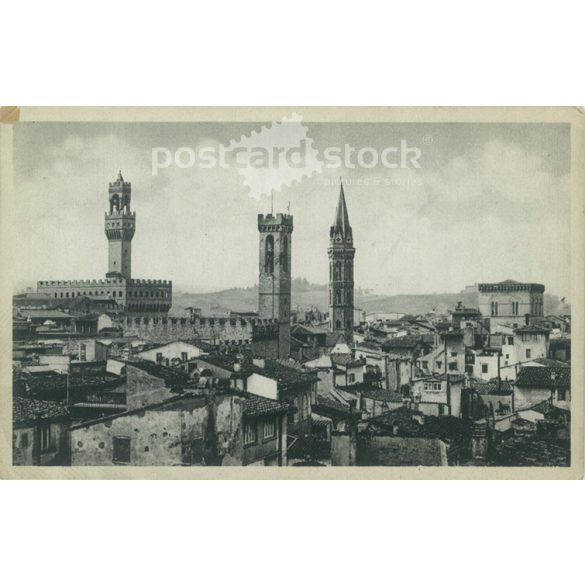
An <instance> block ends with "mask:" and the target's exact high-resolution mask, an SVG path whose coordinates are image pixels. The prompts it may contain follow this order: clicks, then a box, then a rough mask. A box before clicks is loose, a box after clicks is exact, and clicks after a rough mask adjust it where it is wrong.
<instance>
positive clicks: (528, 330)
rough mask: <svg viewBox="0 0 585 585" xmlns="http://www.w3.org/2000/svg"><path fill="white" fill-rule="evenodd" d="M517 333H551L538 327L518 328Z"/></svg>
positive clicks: (515, 330)
mask: <svg viewBox="0 0 585 585" xmlns="http://www.w3.org/2000/svg"><path fill="white" fill-rule="evenodd" d="M514 332H515V333H550V331H549V330H548V329H545V328H544V327H537V326H536V325H526V326H524V327H517V328H516V329H514Z"/></svg>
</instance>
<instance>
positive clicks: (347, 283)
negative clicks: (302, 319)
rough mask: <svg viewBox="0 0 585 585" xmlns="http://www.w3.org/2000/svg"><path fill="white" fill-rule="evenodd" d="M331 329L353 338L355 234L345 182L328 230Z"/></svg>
mask: <svg viewBox="0 0 585 585" xmlns="http://www.w3.org/2000/svg"><path fill="white" fill-rule="evenodd" d="M327 252H328V254H329V328H330V330H331V331H333V332H335V333H343V335H344V336H345V340H346V341H347V342H348V343H349V342H351V341H352V340H353V260H354V256H355V248H354V247H353V234H352V230H351V225H350V224H349V215H348V213H347V204H346V203H345V192H344V190H343V182H341V189H340V191H339V200H338V202H337V209H336V210H335V220H334V222H333V225H332V226H331V229H330V230H329V249H328V250H327Z"/></svg>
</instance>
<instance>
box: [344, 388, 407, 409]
mask: <svg viewBox="0 0 585 585" xmlns="http://www.w3.org/2000/svg"><path fill="white" fill-rule="evenodd" d="M343 389H344V390H345V391H346V392H351V393H352V394H357V393H358V392H359V393H360V394H361V395H362V396H363V397H364V398H370V399H372V400H376V401H378V402H396V403H400V404H402V400H403V396H402V394H400V393H399V392H389V391H388V390H383V389H382V388H376V387H375V386H370V385H368V384H354V385H353V386H346V387H345V388H343Z"/></svg>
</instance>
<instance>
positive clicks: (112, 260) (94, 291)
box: [37, 173, 173, 313]
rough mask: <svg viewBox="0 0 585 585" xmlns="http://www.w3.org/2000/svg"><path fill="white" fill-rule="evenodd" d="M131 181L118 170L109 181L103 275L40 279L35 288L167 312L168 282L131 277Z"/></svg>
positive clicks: (133, 222)
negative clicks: (105, 263)
mask: <svg viewBox="0 0 585 585" xmlns="http://www.w3.org/2000/svg"><path fill="white" fill-rule="evenodd" d="M131 189H132V187H131V184H130V183H128V182H126V181H124V179H123V177H122V173H119V174H118V178H117V180H116V181H114V182H113V183H110V185H109V211H108V212H106V214H105V233H106V237H107V238H108V272H107V273H106V278H105V279H98V280H96V279H93V280H41V281H39V282H38V283H37V292H39V293H43V294H46V295H48V296H49V297H51V298H54V299H68V298H74V297H80V296H88V297H92V298H101V299H106V298H111V299H113V300H115V301H116V302H117V303H118V305H119V306H120V308H121V310H123V311H125V312H128V313H168V311H169V309H170V308H171V305H172V294H173V290H172V287H173V285H172V282H171V281H170V280H151V279H148V280H147V279H137V278H132V238H133V237H134V232H135V229H136V214H135V212H134V211H131V210H130V201H131Z"/></svg>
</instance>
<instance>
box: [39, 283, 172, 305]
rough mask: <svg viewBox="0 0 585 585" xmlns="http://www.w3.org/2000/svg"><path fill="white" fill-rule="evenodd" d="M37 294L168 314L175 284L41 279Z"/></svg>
mask: <svg viewBox="0 0 585 585" xmlns="http://www.w3.org/2000/svg"><path fill="white" fill-rule="evenodd" d="M37 291H38V292H42V293H45V294H48V295H49V296H51V297H54V298H56V299H59V298H74V297H80V296H88V297H96V298H112V299H115V300H116V302H117V303H118V304H119V305H120V306H121V307H122V308H123V309H124V310H125V311H127V312H130V313H167V312H168V311H169V309H170V308H171V305H172V294H173V285H172V282H171V281H170V280H156V279H141V278H128V279H125V278H104V279H92V280H40V281H39V282H38V283H37Z"/></svg>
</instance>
